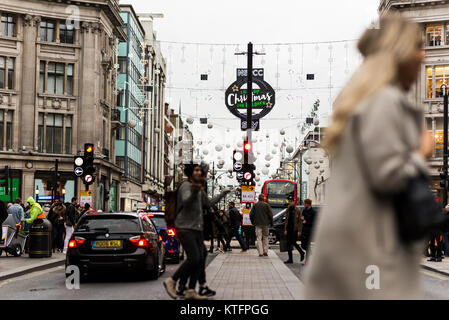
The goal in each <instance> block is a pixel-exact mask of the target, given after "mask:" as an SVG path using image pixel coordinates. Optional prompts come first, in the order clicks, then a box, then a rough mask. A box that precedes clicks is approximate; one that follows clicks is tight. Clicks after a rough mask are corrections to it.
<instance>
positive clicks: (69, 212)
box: [63, 197, 76, 253]
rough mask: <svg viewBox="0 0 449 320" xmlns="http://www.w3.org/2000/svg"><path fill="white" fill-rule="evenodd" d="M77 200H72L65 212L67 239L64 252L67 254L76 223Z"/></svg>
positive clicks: (65, 239)
mask: <svg viewBox="0 0 449 320" xmlns="http://www.w3.org/2000/svg"><path fill="white" fill-rule="evenodd" d="M75 206H76V198H75V197H73V198H72V203H71V204H70V205H68V206H67V209H66V210H65V212H64V225H65V238H64V251H63V253H67V248H68V245H69V241H70V238H71V237H72V234H73V227H74V226H75V223H76V207H75Z"/></svg>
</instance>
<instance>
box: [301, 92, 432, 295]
mask: <svg viewBox="0 0 449 320" xmlns="http://www.w3.org/2000/svg"><path fill="white" fill-rule="evenodd" d="M356 114H358V116H359V124H360V125H359V127H360V128H361V130H360V131H361V144H362V149H363V150H358V149H357V148H356V146H355V142H354V139H353V137H352V132H351V131H352V129H351V128H352V124H353V120H354V117H351V118H350V119H348V122H347V125H346V130H345V131H344V134H343V136H342V140H341V145H340V147H339V151H338V153H337V154H336V155H335V156H334V157H332V161H331V162H332V164H331V179H330V186H329V194H328V203H327V204H328V205H327V206H326V207H325V208H324V209H323V210H322V212H320V215H319V217H318V221H317V224H316V229H315V230H314V234H313V241H315V243H316V245H315V247H314V248H313V251H312V255H311V260H310V263H309V265H308V266H307V267H306V273H305V285H306V294H305V296H306V298H308V299H415V298H418V299H419V298H420V297H422V295H421V294H422V292H421V282H420V273H419V268H420V267H419V261H420V254H421V253H422V252H423V249H424V248H423V247H422V246H421V245H420V244H418V243H417V244H415V245H413V246H411V248H406V247H404V246H403V245H402V244H401V243H400V242H399V239H398V234H397V229H396V224H395V220H394V211H393V206H392V204H391V202H389V201H379V200H378V199H376V197H375V196H374V195H373V193H372V191H370V187H369V186H368V185H367V182H366V180H365V178H364V175H363V173H362V171H361V168H360V165H359V162H358V160H357V157H356V153H357V152H362V153H363V156H364V158H365V159H366V163H367V168H368V172H369V174H370V176H371V177H372V179H371V182H372V186H371V187H372V188H373V189H375V190H376V191H378V192H384V193H387V194H388V193H389V194H391V193H392V192H394V191H396V190H399V189H401V188H402V187H403V186H404V184H405V181H406V178H407V177H408V176H412V175H415V174H416V173H417V170H418V169H422V170H424V171H425V172H427V167H426V162H425V160H424V158H423V157H422V156H421V155H420V154H419V153H418V151H417V150H418V148H419V142H420V136H421V130H422V123H423V113H422V110H421V109H420V108H418V107H416V106H413V105H411V104H410V103H409V102H408V100H407V98H406V96H405V92H404V91H403V90H401V89H399V87H396V86H389V87H387V88H385V89H383V90H382V91H380V92H379V93H377V94H376V95H374V96H373V97H371V98H369V99H367V100H366V101H365V102H362V103H361V104H360V105H359V107H358V108H357V110H356ZM377 268H378V269H377ZM373 270H374V271H373ZM377 270H378V271H379V272H377ZM376 274H378V275H379V276H380V277H379V280H380V281H379V287H380V289H368V288H367V285H366V283H367V281H368V283H369V284H371V285H373V284H374V285H375V284H376V282H375V281H373V279H375V275H376ZM368 287H371V286H370V285H368ZM371 288H372V287H371Z"/></svg>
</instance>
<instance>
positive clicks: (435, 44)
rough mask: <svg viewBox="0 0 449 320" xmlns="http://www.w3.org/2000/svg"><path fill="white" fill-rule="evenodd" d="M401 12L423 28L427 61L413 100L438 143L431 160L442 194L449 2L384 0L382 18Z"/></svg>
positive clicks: (411, 94)
mask: <svg viewBox="0 0 449 320" xmlns="http://www.w3.org/2000/svg"><path fill="white" fill-rule="evenodd" d="M388 11H398V12H400V13H401V14H402V15H404V16H406V17H408V18H410V19H411V20H413V21H415V22H417V23H418V24H419V25H420V28H421V32H422V39H423V43H424V49H425V51H426V58H425V61H424V63H423V65H422V69H421V76H420V78H419V79H418V81H417V83H416V85H415V86H414V88H413V90H412V91H411V92H410V99H411V100H412V101H413V102H415V103H418V104H421V105H422V106H423V108H424V111H425V121H426V127H427V130H428V131H429V134H431V135H432V137H433V141H434V149H433V155H432V158H431V159H430V161H429V164H430V169H431V176H432V180H433V188H434V189H435V190H438V191H439V192H440V194H441V195H442V193H441V192H442V190H441V187H440V185H439V182H440V177H439V171H440V170H441V168H442V165H443V98H442V92H441V85H442V84H443V83H445V84H449V83H448V80H449V3H448V2H447V1H444V0H440V1H438V0H432V1H427V0H419V1H410V0H409V1H398V0H394V1H392V0H382V1H381V2H380V6H379V13H380V15H382V14H384V13H386V12H388Z"/></svg>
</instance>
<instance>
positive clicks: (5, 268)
mask: <svg viewBox="0 0 449 320" xmlns="http://www.w3.org/2000/svg"><path fill="white" fill-rule="evenodd" d="M64 263H65V254H63V253H53V254H52V256H51V257H50V258H29V257H28V254H22V256H21V257H13V256H9V255H8V256H6V255H5V253H4V252H3V254H2V255H1V256H0V281H3V280H6V279H10V278H14V277H18V276H21V275H23V274H27V273H30V272H34V271H39V270H44V269H49V268H53V267H56V266H60V265H64Z"/></svg>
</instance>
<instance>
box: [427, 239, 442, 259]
mask: <svg viewBox="0 0 449 320" xmlns="http://www.w3.org/2000/svg"><path fill="white" fill-rule="evenodd" d="M442 255H443V248H442V243H441V234H439V233H434V234H432V237H431V238H430V256H431V257H432V258H441V256H442Z"/></svg>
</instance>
